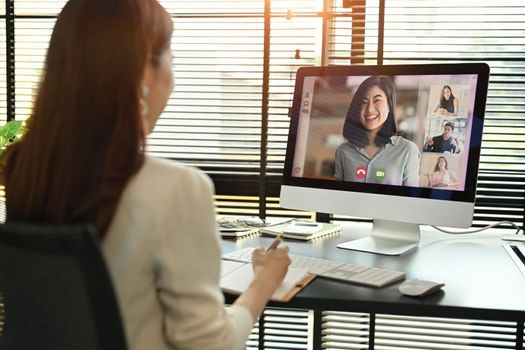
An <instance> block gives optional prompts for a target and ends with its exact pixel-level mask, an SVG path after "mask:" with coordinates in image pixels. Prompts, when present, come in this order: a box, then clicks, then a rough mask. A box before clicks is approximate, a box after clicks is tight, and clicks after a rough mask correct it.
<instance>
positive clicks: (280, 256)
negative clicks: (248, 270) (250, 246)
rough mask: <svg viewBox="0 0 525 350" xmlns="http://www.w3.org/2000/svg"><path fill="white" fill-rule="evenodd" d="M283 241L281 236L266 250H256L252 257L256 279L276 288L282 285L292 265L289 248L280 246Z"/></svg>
mask: <svg viewBox="0 0 525 350" xmlns="http://www.w3.org/2000/svg"><path fill="white" fill-rule="evenodd" d="M282 240H283V238H282V236H281V235H279V236H277V237H275V239H274V241H273V242H272V243H271V244H270V246H268V248H266V250H264V249H262V248H259V249H255V250H254V252H253V255H252V265H253V271H254V279H255V280H258V281H261V282H262V283H265V284H270V285H272V286H275V288H277V286H279V285H280V284H281V282H282V280H283V279H284V276H286V272H287V271H288V266H289V265H290V264H291V260H290V257H289V255H288V247H287V246H279V244H280V243H281V242H282Z"/></svg>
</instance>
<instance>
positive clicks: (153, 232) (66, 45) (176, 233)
mask: <svg viewBox="0 0 525 350" xmlns="http://www.w3.org/2000/svg"><path fill="white" fill-rule="evenodd" d="M172 30H173V24H172V21H171V17H170V16H169V14H168V13H167V12H166V11H165V10H164V9H163V8H162V7H161V6H160V5H159V4H158V2H157V1H156V0H70V1H69V2H68V3H67V4H66V5H65V6H64V8H63V10H62V12H61V13H60V15H59V16H58V18H57V21H56V25H55V28H54V30H53V34H52V37H51V41H50V45H49V50H48V53H47V57H46V62H45V71H44V75H43V80H42V82H41V85H40V88H39V91H38V95H37V98H36V102H35V106H34V110H33V114H32V116H31V117H30V119H29V122H28V132H27V133H26V135H25V137H24V138H23V140H22V141H20V142H19V143H17V144H15V145H13V146H11V147H10V148H9V149H8V151H7V152H6V153H5V154H4V155H3V159H2V161H3V163H2V164H4V166H3V168H2V175H3V178H4V181H5V186H6V199H7V204H6V205H7V206H6V208H7V220H8V221H30V222H42V223H57V224H60V223H80V222H93V223H95V224H96V226H97V229H98V232H99V234H100V236H101V238H102V247H103V250H104V254H105V256H106V260H107V263H108V266H109V268H110V271H111V274H112V277H113V281H114V285H115V288H116V292H117V297H118V299H119V303H120V308H121V312H122V316H123V319H124V326H125V330H126V334H127V338H128V343H129V345H130V348H131V349H145V348H148V349H170V348H184V349H189V348H193V349H240V348H244V344H245V342H246V340H247V337H248V335H249V333H250V331H251V328H252V327H253V324H254V322H255V320H256V319H257V317H258V316H259V315H260V313H261V312H262V310H263V308H264V306H265V304H266V302H267V301H268V300H269V298H270V296H271V295H272V294H273V292H274V291H275V289H276V288H277V286H279V284H280V283H281V281H282V279H283V278H284V275H285V274H286V271H287V267H288V265H289V264H290V259H289V257H288V250H287V248H285V247H283V248H276V249H274V250H272V251H269V252H265V251H263V250H262V249H257V250H256V251H255V253H254V256H253V263H254V280H253V281H252V284H251V286H250V287H249V289H248V290H247V291H246V292H245V293H244V294H243V295H241V296H240V297H239V298H238V299H237V301H236V302H235V304H234V305H233V306H232V307H230V308H226V307H225V306H224V298H223V295H222V292H221V290H220V288H219V286H218V281H219V274H220V254H221V252H220V244H219V238H218V237H219V236H218V234H217V231H216V223H215V213H214V203H213V197H212V195H213V185H212V183H211V181H210V179H209V178H208V177H207V176H206V175H205V174H204V173H202V172H200V171H199V170H197V169H194V168H191V167H188V166H184V165H181V164H178V163H175V162H169V161H167V160H161V159H156V158H153V157H150V156H147V155H145V153H144V149H145V138H146V136H147V135H148V134H149V133H150V132H151V131H152V130H153V127H154V125H155V122H156V120H157V118H158V117H159V115H160V113H161V112H162V110H163V109H164V107H165V105H166V103H167V100H168V97H169V95H170V93H171V91H172V90H173V76H172V69H171V51H170V41H171V33H172Z"/></svg>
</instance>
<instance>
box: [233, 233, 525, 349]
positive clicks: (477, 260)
mask: <svg viewBox="0 0 525 350" xmlns="http://www.w3.org/2000/svg"><path fill="white" fill-rule="evenodd" d="M366 225H370V224H363V223H352V224H344V227H343V233H341V234H340V235H337V236H331V237H325V238H322V239H319V240H315V241H311V242H295V241H294V242H292V241H287V242H286V243H287V245H288V246H289V247H290V253H291V254H295V255H306V256H311V257H317V258H327V259H332V260H338V261H343V262H348V263H353V264H362V265H368V266H375V267H382V268H389V269H394V270H400V271H404V272H406V274H407V279H411V278H426V279H432V280H436V281H441V282H444V283H445V284H446V285H445V287H444V288H443V291H440V292H438V293H436V294H433V295H430V296H428V297H425V298H421V299H420V298H412V297H407V296H403V295H401V294H400V293H399V291H398V290H397V287H398V285H399V284H400V282H399V283H396V284H393V285H390V286H388V287H384V288H380V289H375V288H369V287H361V286H357V285H352V284H349V283H342V282H338V281H333V280H328V279H324V278H319V277H318V278H316V279H315V280H314V281H313V282H312V283H311V284H310V285H309V286H307V287H306V288H304V289H303V290H302V291H301V292H300V293H299V294H297V295H296V296H295V297H294V298H293V299H292V300H291V301H290V302H288V303H277V302H271V303H269V304H268V305H269V306H273V307H288V308H301V309H309V310H319V311H320V310H332V311H351V312H365V313H370V314H372V315H373V314H376V313H381V314H394V315H412V316H430V317H449V318H466V319H479V320H500V321H512V322H516V323H517V326H516V327H517V335H516V338H517V341H516V344H517V345H516V349H522V348H523V344H522V342H523V322H524V321H525V277H524V276H523V275H522V274H521V272H520V271H519V269H518V268H517V266H516V265H515V264H514V262H513V261H512V260H511V258H510V257H509V255H508V254H507V252H506V251H505V249H504V248H503V247H502V241H501V240H500V237H501V236H502V234H504V233H508V232H509V231H507V230H491V231H485V232H480V233H476V234H468V235H450V234H445V233H441V232H439V231H437V230H435V229H433V228H431V227H425V226H423V227H422V228H421V242H420V244H419V248H418V249H416V250H414V251H412V252H410V253H407V254H405V255H402V256H382V255H375V254H369V253H363V252H357V251H351V250H344V249H339V248H337V247H336V245H337V244H338V243H342V242H345V241H348V240H350V239H355V238H359V237H362V236H363V234H362V233H360V232H363V230H364V229H366ZM271 240H272V239H271V238H268V237H263V236H262V237H253V238H247V239H241V240H237V241H231V240H223V251H224V252H225V253H227V252H231V251H234V250H236V249H241V248H245V247H249V246H254V247H256V246H264V247H266V246H268V245H269V244H270V242H271ZM522 244H523V243H522ZM234 299H235V297H234V296H227V302H233V300H234ZM318 323H319V322H318ZM314 325H315V322H314ZM319 327H320V326H319ZM315 333H318V335H320V330H319V329H318V330H315V329H314V334H315ZM371 337H372V346H371V347H373V334H371ZM318 341H319V342H320V340H318ZM319 344H320V343H319ZM315 348H317V347H315Z"/></svg>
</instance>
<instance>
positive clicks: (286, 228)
mask: <svg viewBox="0 0 525 350" xmlns="http://www.w3.org/2000/svg"><path fill="white" fill-rule="evenodd" d="M296 222H304V221H297V220H293V221H292V222H285V223H282V224H279V225H273V226H265V227H261V233H262V234H264V235H267V236H277V235H283V237H284V238H288V239H290V238H291V239H298V240H302V241H307V240H310V239H314V238H320V237H324V236H328V235H334V234H338V233H341V225H338V224H331V223H327V222H319V223H316V224H317V225H315V226H313V225H312V226H313V227H312V229H311V230H297V229H296V227H295V226H296V224H295V223H296ZM308 223H312V222H311V221H308Z"/></svg>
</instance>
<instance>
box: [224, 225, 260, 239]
mask: <svg viewBox="0 0 525 350" xmlns="http://www.w3.org/2000/svg"><path fill="white" fill-rule="evenodd" d="M219 232H220V234H221V237H224V238H239V237H246V236H251V235H258V234H259V232H261V230H260V228H258V227H252V228H246V229H235V228H234V229H225V228H220V229H219Z"/></svg>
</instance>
